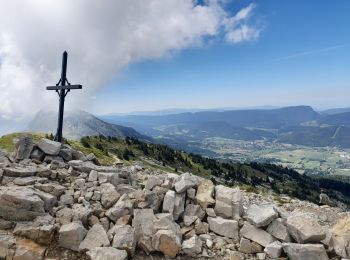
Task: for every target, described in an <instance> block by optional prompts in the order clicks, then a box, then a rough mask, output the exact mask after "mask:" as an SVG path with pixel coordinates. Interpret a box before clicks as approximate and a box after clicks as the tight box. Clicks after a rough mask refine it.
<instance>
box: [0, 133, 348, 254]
mask: <svg viewBox="0 0 350 260" xmlns="http://www.w3.org/2000/svg"><path fill="white" fill-rule="evenodd" d="M349 242H350V215H349V214H348V213H347V212H341V210H340V209H338V208H332V207H329V206H318V205H315V204H312V203H309V202H301V201H298V200H295V199H290V198H289V201H288V202H286V203H285V204H279V205H278V204H277V203H276V202H274V201H273V200H271V199H269V198H268V197H267V198H264V197H263V196H261V195H258V194H254V193H247V192H244V191H241V190H240V189H239V187H234V188H229V187H226V186H223V185H217V186H215V185H214V184H213V182H212V181H211V180H207V179H204V178H200V177H198V176H195V175H191V174H190V173H183V174H181V175H177V174H173V173H166V172H162V171H159V170H153V169H150V168H144V167H142V166H140V165H137V164H135V165H132V166H123V165H113V166H101V165H98V161H97V160H96V158H95V156H94V155H93V154H90V155H87V156H86V155H84V154H83V153H81V152H79V151H76V150H74V149H72V148H71V147H70V146H68V145H61V144H60V143H57V142H54V141H51V140H48V139H42V140H40V141H38V142H36V143H35V142H34V141H33V140H32V138H31V137H30V136H25V137H21V138H20V139H18V140H17V142H16V145H15V152H14V154H12V155H9V154H8V153H7V152H6V151H0V259H6V260H8V259H15V260H32V259H33V260H36V259H93V260H100V259H101V260H102V259H132V258H134V257H135V258H137V259H148V258H149V259H153V258H152V257H151V256H149V254H151V255H156V256H157V257H159V258H161V257H162V256H165V257H167V258H172V257H177V258H178V259H190V258H201V259H205V258H212V259H278V258H280V257H282V258H284V259H286V258H288V259H292V260H293V259H300V260H313V259H321V260H323V259H330V258H332V259H341V258H349V257H350V246H349ZM140 255H141V256H140Z"/></svg>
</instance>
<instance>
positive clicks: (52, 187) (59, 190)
mask: <svg viewBox="0 0 350 260" xmlns="http://www.w3.org/2000/svg"><path fill="white" fill-rule="evenodd" d="M34 188H36V189H38V190H41V191H43V192H46V193H49V194H51V195H53V196H55V197H60V196H61V195H62V194H63V193H64V191H65V190H66V187H64V186H62V185H59V184H57V183H54V182H50V183H44V184H40V183H38V184H35V185H34Z"/></svg>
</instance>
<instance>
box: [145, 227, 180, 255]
mask: <svg viewBox="0 0 350 260" xmlns="http://www.w3.org/2000/svg"><path fill="white" fill-rule="evenodd" d="M152 245H153V247H154V249H155V250H157V251H160V252H162V253H163V254H164V255H166V256H170V257H175V256H176V255H177V253H178V252H179V251H180V249H181V240H180V238H179V237H178V236H177V235H176V234H175V233H174V232H173V231H172V230H159V231H157V233H156V234H155V235H154V236H153V238H152Z"/></svg>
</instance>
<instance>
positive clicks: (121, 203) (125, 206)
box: [106, 194, 134, 222]
mask: <svg viewBox="0 0 350 260" xmlns="http://www.w3.org/2000/svg"><path fill="white" fill-rule="evenodd" d="M133 206H134V205H133V202H132V201H131V200H130V199H129V198H128V195H126V194H124V195H123V196H122V197H121V198H120V199H119V200H118V201H117V203H116V204H114V206H113V207H111V208H110V209H109V210H107V212H106V216H107V217H108V218H109V219H110V220H112V221H114V222H115V221H117V220H118V219H119V218H120V217H122V216H125V215H131V214H132V212H133Z"/></svg>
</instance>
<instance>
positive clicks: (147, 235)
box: [132, 209, 156, 253]
mask: <svg viewBox="0 0 350 260" xmlns="http://www.w3.org/2000/svg"><path fill="white" fill-rule="evenodd" d="M154 220H155V215H154V213H153V210H152V209H135V210H134V219H133V221H132V226H133V227H134V228H135V235H136V240H137V241H138V246H139V247H140V248H141V249H143V250H144V251H145V252H146V253H150V252H152V251H154V247H153V246H152V236H153V235H154V234H155V232H156V228H155V226H154Z"/></svg>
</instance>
